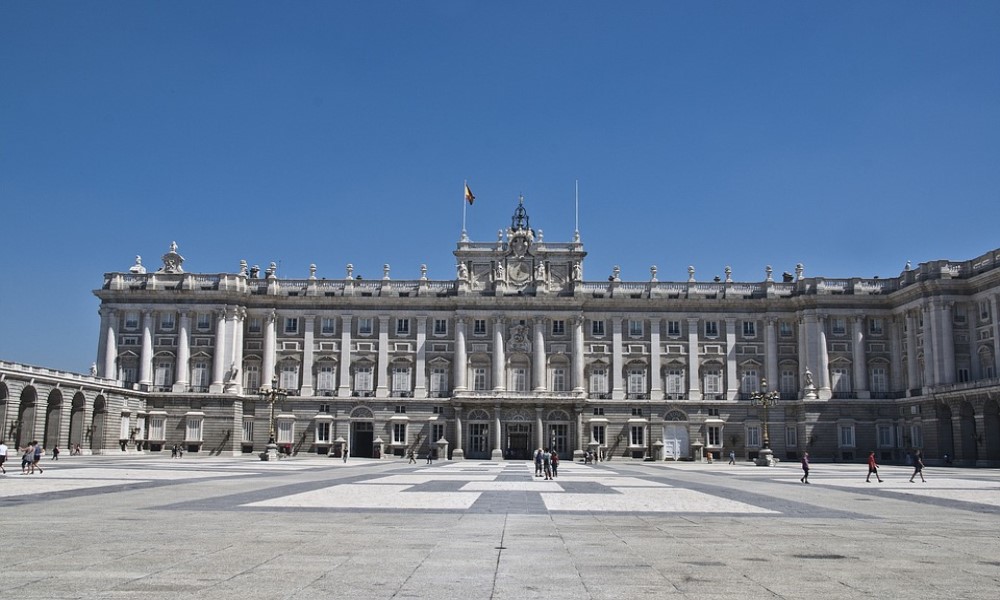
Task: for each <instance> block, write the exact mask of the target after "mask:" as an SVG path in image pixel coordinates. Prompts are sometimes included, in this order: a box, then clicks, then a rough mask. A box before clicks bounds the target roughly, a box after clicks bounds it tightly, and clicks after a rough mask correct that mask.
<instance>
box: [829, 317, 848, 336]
mask: <svg viewBox="0 0 1000 600" xmlns="http://www.w3.org/2000/svg"><path fill="white" fill-rule="evenodd" d="M830 329H831V331H832V332H833V335H845V334H846V333H847V324H846V323H845V322H844V319H842V318H840V317H836V318H833V319H831V320H830Z"/></svg>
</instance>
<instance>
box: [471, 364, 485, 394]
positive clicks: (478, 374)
mask: <svg viewBox="0 0 1000 600" xmlns="http://www.w3.org/2000/svg"><path fill="white" fill-rule="evenodd" d="M472 389H473V390H475V391H478V392H482V391H485V390H486V368H485V367H475V368H474V369H472Z"/></svg>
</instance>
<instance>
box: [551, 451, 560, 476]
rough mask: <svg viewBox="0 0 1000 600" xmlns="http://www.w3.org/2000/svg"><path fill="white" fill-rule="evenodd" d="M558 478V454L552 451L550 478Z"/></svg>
mask: <svg viewBox="0 0 1000 600" xmlns="http://www.w3.org/2000/svg"><path fill="white" fill-rule="evenodd" d="M556 477H559V453H558V452H556V451H555V449H553V450H552V478H553V479H555V478H556Z"/></svg>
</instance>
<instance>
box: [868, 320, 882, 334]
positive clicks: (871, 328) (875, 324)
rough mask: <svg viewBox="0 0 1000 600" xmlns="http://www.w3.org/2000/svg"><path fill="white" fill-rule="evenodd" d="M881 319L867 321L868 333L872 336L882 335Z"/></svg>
mask: <svg viewBox="0 0 1000 600" xmlns="http://www.w3.org/2000/svg"><path fill="white" fill-rule="evenodd" d="M882 328H883V325H882V319H879V318H877V317H876V318H871V319H868V333H870V334H872V335H882Z"/></svg>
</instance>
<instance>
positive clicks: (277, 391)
mask: <svg viewBox="0 0 1000 600" xmlns="http://www.w3.org/2000/svg"><path fill="white" fill-rule="evenodd" d="M257 395H258V396H259V397H260V399H261V401H262V402H267V403H268V404H270V405H271V416H270V418H269V419H268V422H267V435H268V437H267V451H268V454H269V455H270V454H271V451H272V449H273V450H274V454H275V458H277V449H278V447H277V444H275V438H274V403H275V402H284V400H285V398H287V397H288V392H286V391H285V390H283V389H281V388H279V387H278V378H277V376H275V377H274V378H272V379H271V387H262V388H260V389H259V390H257Z"/></svg>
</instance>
